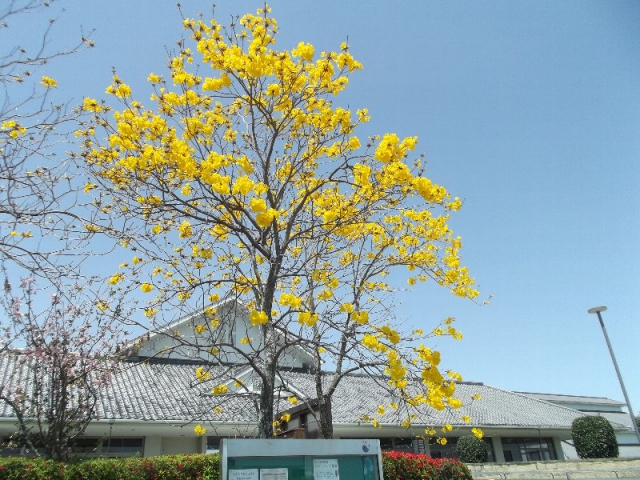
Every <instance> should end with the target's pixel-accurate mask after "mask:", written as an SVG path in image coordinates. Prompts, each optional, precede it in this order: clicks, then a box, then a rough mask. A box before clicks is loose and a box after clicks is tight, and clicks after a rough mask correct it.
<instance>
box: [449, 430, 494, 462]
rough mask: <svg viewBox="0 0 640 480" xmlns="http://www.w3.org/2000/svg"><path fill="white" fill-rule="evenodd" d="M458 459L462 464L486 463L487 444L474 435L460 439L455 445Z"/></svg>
mask: <svg viewBox="0 0 640 480" xmlns="http://www.w3.org/2000/svg"><path fill="white" fill-rule="evenodd" d="M456 452H457V453H458V458H459V459H460V461H461V462H464V463H482V462H486V461H487V444H486V443H485V442H484V440H482V439H481V438H478V437H476V436H475V435H467V436H465V437H460V438H459V439H458V443H457V444H456Z"/></svg>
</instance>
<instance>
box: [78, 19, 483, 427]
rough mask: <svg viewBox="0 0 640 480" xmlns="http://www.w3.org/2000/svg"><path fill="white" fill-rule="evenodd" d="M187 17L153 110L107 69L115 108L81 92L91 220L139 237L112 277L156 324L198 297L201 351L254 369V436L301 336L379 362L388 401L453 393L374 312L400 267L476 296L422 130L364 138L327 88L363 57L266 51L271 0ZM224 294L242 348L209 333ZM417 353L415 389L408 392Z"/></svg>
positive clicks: (307, 344)
mask: <svg viewBox="0 0 640 480" xmlns="http://www.w3.org/2000/svg"><path fill="white" fill-rule="evenodd" d="M184 28H185V29H186V30H187V31H188V32H189V34H190V38H191V43H190V44H189V43H187V42H186V41H183V42H181V43H180V44H179V45H180V48H179V51H177V52H176V53H175V54H174V55H172V56H171V57H170V58H169V65H168V74H167V75H164V76H163V75H160V74H156V73H151V74H150V75H149V76H148V81H149V82H150V83H151V85H152V86H153V89H154V92H155V93H154V94H153V96H152V99H151V100H152V105H153V106H152V107H145V106H144V105H143V104H142V102H140V101H138V100H135V99H134V93H133V92H132V90H131V88H130V87H129V86H128V85H127V84H126V83H125V82H124V81H123V80H122V79H121V78H119V77H118V76H117V75H115V74H114V78H113V83H112V84H111V85H110V86H108V88H107V93H108V94H110V95H111V96H112V97H113V99H115V100H116V101H117V102H119V107H118V108H117V109H116V110H115V111H112V110H111V108H110V107H109V106H108V105H109V104H108V102H105V101H98V100H94V99H90V98H86V99H85V100H84V104H83V108H84V109H85V110H86V111H88V112H91V113H93V115H94V117H93V121H92V122H90V123H89V124H87V125H84V126H83V127H82V128H81V130H80V131H79V134H80V135H82V136H84V138H85V140H84V146H85V148H84V149H83V152H82V155H83V156H84V158H85V160H86V163H87V165H88V167H89V168H90V170H91V171H92V173H93V175H94V177H95V180H92V182H95V183H92V185H93V187H95V186H97V188H96V189H95V191H94V192H93V193H94V194H95V195H96V205H97V206H98V207H99V208H96V209H95V214H94V219H93V221H92V225H93V227H92V228H94V229H96V230H100V231H101V232H102V233H104V234H105V235H110V236H112V237H114V238H116V239H117V240H118V241H119V242H120V243H121V244H122V245H123V246H125V247H127V248H131V249H135V252H134V253H132V259H131V261H127V262H124V263H123V264H122V265H121V269H120V270H118V272H117V273H115V274H114V276H113V277H112V279H111V280H110V282H111V284H112V285H113V286H114V288H116V286H124V287H123V288H124V289H125V290H130V289H131V288H130V286H131V285H134V286H138V287H139V288H140V289H141V290H142V292H146V294H147V295H148V298H149V302H148V304H146V305H145V306H144V309H145V315H146V316H147V317H149V318H150V321H151V325H153V324H154V319H155V317H156V316H159V315H161V314H162V311H163V310H164V311H166V310H168V309H174V308H180V307H181V306H182V307H188V308H194V306H197V305H199V308H202V309H204V311H205V314H206V321H205V324H203V325H200V326H199V327H200V328H198V331H197V332H196V334H197V335H199V336H201V337H203V338H208V339H211V340H210V341H209V343H208V344H207V345H206V347H207V348H208V349H209V351H210V353H212V354H214V355H215V354H216V353H217V352H220V351H222V350H221V349H222V347H224V348H227V349H229V348H231V349H233V348H236V349H237V353H238V354H239V355H241V356H242V357H243V359H244V361H245V362H246V364H247V365H249V366H251V368H252V369H253V370H254V372H255V374H256V377H257V378H258V379H259V381H260V384H261V385H260V388H259V393H258V396H259V398H258V401H257V405H258V411H259V426H258V429H259V435H260V436H261V437H269V436H271V435H272V433H273V424H272V421H273V408H274V407H273V405H274V387H275V381H276V374H277V367H278V364H279V361H280V360H281V359H282V358H283V356H284V355H285V354H286V352H287V351H288V349H290V348H292V347H294V346H298V347H303V348H305V349H306V350H307V351H311V352H313V355H314V356H315V358H316V361H317V365H316V368H317V371H320V368H319V362H320V358H321V357H322V356H327V358H329V360H330V361H331V362H334V363H335V365H336V367H337V368H338V370H339V372H341V373H346V372H351V371H353V370H354V369H358V368H361V367H362V365H365V364H367V365H372V366H375V367H376V368H378V369H380V370H381V371H383V372H385V373H386V374H387V375H388V377H389V388H390V389H392V390H393V391H395V392H396V393H397V394H398V396H399V398H403V399H404V400H406V401H407V402H409V403H411V402H413V403H416V404H418V403H421V404H427V403H429V404H431V405H435V406H437V407H439V406H440V404H442V403H446V401H447V399H449V398H452V397H453V395H454V390H455V385H454V383H453V381H452V379H445V378H443V376H442V375H440V374H439V372H438V362H436V361H435V355H436V353H437V352H431V351H429V350H428V349H426V348H425V347H415V345H413V344H409V343H407V340H408V338H409V337H405V338H404V339H403V338H402V335H401V332H400V331H399V330H398V329H397V328H394V326H393V325H391V324H387V323H385V322H384V321H383V318H381V315H382V314H383V313H384V312H385V311H386V310H385V308H384V305H383V304H381V303H380V299H381V298H384V297H388V296H390V295H391V286H390V285H389V284H388V282H387V280H386V278H387V277H388V275H389V274H390V273H392V272H393V271H395V270H399V271H400V272H408V275H407V278H406V281H407V282H408V283H409V285H413V284H415V283H416V282H425V281H430V282H433V283H435V284H437V285H441V286H443V287H445V288H448V289H450V290H451V291H452V293H453V294H455V295H457V296H459V297H463V298H468V299H473V298H474V297H476V296H477V291H476V290H475V288H474V282H473V280H472V279H471V278H470V276H469V274H468V271H467V269H466V268H465V267H463V266H462V265H461V263H460V257H459V251H460V248H461V241H460V239H459V238H458V237H456V236H454V235H453V233H452V232H451V230H450V229H449V227H448V225H447V221H448V215H449V213H450V212H454V211H456V210H458V209H459V208H460V206H461V202H460V200H458V199H457V198H451V197H450V195H449V194H448V193H447V191H446V190H445V189H444V188H443V187H442V186H440V185H437V184H435V183H433V182H432V181H430V180H429V179H428V178H426V177H425V176H424V169H423V165H422V164H421V161H420V157H415V158H414V157H413V153H412V152H413V151H414V149H415V147H416V143H417V138H416V137H411V136H410V137H405V138H401V137H399V136H398V135H396V134H394V133H387V134H384V135H381V136H373V137H368V138H360V137H358V136H357V131H358V128H359V127H361V126H362V125H363V124H365V123H366V122H367V121H368V120H369V114H368V111H367V110H366V109H364V108H363V109H360V110H357V111H356V112H352V111H351V110H349V109H347V108H344V107H341V106H339V105H338V104H337V103H336V98H337V97H338V96H339V94H340V93H341V92H342V91H343V90H344V89H345V88H346V86H347V84H348V81H349V75H350V74H352V73H353V72H355V71H357V70H360V69H361V68H362V65H361V64H360V63H359V62H358V61H357V60H356V59H354V57H353V56H352V55H351V53H350V52H349V47H348V45H347V44H345V43H343V44H342V45H340V48H339V50H338V51H336V52H317V51H315V49H314V47H313V46H312V45H310V44H307V43H304V42H301V43H299V44H298V45H297V46H296V47H294V48H292V49H290V50H286V49H283V50H276V49H275V43H276V36H277V32H278V26H277V22H276V19H275V18H273V16H271V15H270V9H269V8H268V7H265V8H264V9H259V10H258V11H257V13H256V14H255V15H252V14H248V15H245V16H243V17H242V18H241V19H240V20H239V22H237V23H234V24H232V25H231V26H229V27H223V26H222V25H221V24H219V23H218V22H216V21H215V20H213V21H211V22H210V23H205V22H203V21H201V20H191V19H185V20H184ZM93 187H92V188H93ZM136 290H137V288H136ZM229 295H232V296H237V297H238V298H241V299H243V301H244V302H245V305H246V307H247V308H248V310H249V318H250V322H251V324H252V325H253V326H255V327H258V329H257V330H259V331H260V335H259V338H243V339H242V340H241V341H240V342H239V343H240V344H241V346H242V348H240V346H239V345H236V344H233V343H232V342H229V341H228V340H222V337H221V336H216V334H215V332H216V329H217V328H219V325H220V321H219V319H218V318H217V317H216V311H215V309H214V308H211V306H210V304H211V302H213V301H215V300H217V299H218V298H222V297H225V296H229ZM102 307H103V308H108V306H107V305H103V306H102ZM207 309H208V310H207ZM439 328H441V327H439ZM447 328H448V327H445V328H444V330H442V332H440V333H444V334H454V335H457V332H455V331H453V332H454V333H452V331H451V330H447ZM436 333H438V332H436ZM432 334H433V332H427V333H426V334H424V333H421V332H418V331H415V332H414V333H413V334H410V337H411V339H412V340H415V339H419V338H420V337H422V338H425V337H428V336H429V335H432ZM207 335H208V336H207ZM205 343H206V342H205ZM412 345H413V346H412ZM247 346H249V347H251V348H249V349H248V348H247ZM416 365H417V366H419V367H421V370H420V372H419V375H422V377H421V378H422V380H423V381H424V386H425V387H426V388H425V390H427V391H428V392H429V393H428V394H426V395H425V394H424V392H421V393H420V392H413V393H408V392H407V389H406V385H407V381H408V379H409V377H410V375H413V374H414V373H415V372H416V368H417V367H416ZM412 372H413V373H412ZM338 381H339V379H338ZM326 387H327V385H325V386H322V382H320V383H319V387H318V388H319V392H318V393H319V397H322V398H327V399H328V398H330V395H331V389H332V388H333V389H335V385H334V384H331V385H328V388H329V390H326ZM324 415H325V417H326V415H330V412H328V411H327V412H325V413H324ZM326 418H330V417H326ZM325 423H329V424H330V421H328V422H325ZM326 435H330V432H326Z"/></svg>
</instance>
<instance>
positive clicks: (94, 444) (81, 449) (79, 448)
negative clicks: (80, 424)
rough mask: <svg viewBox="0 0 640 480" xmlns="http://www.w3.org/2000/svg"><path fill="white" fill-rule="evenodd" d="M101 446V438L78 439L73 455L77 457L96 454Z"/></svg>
mask: <svg viewBox="0 0 640 480" xmlns="http://www.w3.org/2000/svg"><path fill="white" fill-rule="evenodd" d="M99 445H100V439H99V438H91V437H82V438H77V439H76V441H75V445H74V446H73V453H74V454H76V455H82V454H89V453H96V452H97V451H98V446H99Z"/></svg>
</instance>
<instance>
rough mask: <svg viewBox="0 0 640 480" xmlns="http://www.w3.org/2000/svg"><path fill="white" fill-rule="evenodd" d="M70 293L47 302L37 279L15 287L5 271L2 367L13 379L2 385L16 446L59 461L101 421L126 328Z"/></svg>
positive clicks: (0, 394) (0, 347)
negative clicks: (103, 396)
mask: <svg viewBox="0 0 640 480" xmlns="http://www.w3.org/2000/svg"><path fill="white" fill-rule="evenodd" d="M70 291H71V290H69V289H68V290H67V291H65V292H64V295H63V294H62V293H61V292H58V291H55V290H54V293H52V294H50V295H49V296H48V297H46V298H44V299H41V298H38V297H39V296H40V295H39V294H42V293H45V292H43V291H41V292H38V291H37V289H36V283H35V281H34V279H33V277H28V278H24V279H22V280H21V281H20V282H19V284H18V285H16V286H14V285H13V284H12V282H11V281H10V280H9V278H7V276H6V270H5V279H4V295H3V296H2V300H1V301H0V303H1V305H2V308H3V310H4V317H5V319H6V320H5V322H6V323H5V324H3V327H2V334H1V336H0V355H2V357H3V358H1V359H0V360H1V362H0V365H2V366H3V368H4V369H5V370H7V372H6V373H8V374H9V376H10V378H12V379H13V381H12V382H11V383H10V384H5V385H0V401H3V402H5V403H6V404H8V405H9V406H10V407H11V408H12V410H13V412H14V413H15V417H16V419H17V432H16V435H14V439H13V440H14V441H13V443H14V444H16V445H19V446H21V447H24V448H27V449H29V450H31V451H32V452H35V453H36V454H38V455H44V456H46V457H50V458H54V459H57V460H66V459H68V458H69V456H70V454H71V453H72V451H73V447H74V443H75V440H76V439H77V438H78V437H79V436H80V435H82V434H83V432H84V431H85V430H86V428H87V426H88V424H89V422H91V421H92V420H95V419H97V418H98V416H99V410H98V402H99V396H98V391H99V390H100V388H101V387H102V386H103V385H104V384H105V383H106V382H107V381H108V380H109V378H110V375H111V374H112V373H113V372H114V370H115V369H116V367H117V365H118V361H119V355H118V354H117V353H116V352H114V351H113V349H114V346H115V345H118V344H119V343H120V341H121V338H122V333H123V332H122V331H121V330H120V329H119V328H117V327H115V326H114V325H116V323H114V322H113V319H112V318H110V317H107V316H106V315H103V314H101V312H100V311H99V310H98V311H96V309H95V307H93V305H92V304H90V303H88V304H85V303H84V302H83V301H82V297H80V295H75V294H74V295H72V294H70ZM78 291H80V289H78ZM47 293H48V292H47ZM43 303H44V306H40V305H42V304H43Z"/></svg>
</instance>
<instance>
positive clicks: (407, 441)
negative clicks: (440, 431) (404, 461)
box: [380, 438, 425, 453]
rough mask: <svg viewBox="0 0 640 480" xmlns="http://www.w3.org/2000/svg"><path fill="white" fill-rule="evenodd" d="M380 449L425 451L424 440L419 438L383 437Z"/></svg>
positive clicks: (412, 451) (410, 451)
mask: <svg viewBox="0 0 640 480" xmlns="http://www.w3.org/2000/svg"><path fill="white" fill-rule="evenodd" d="M380 449H381V450H382V451H388V450H395V451H397V452H409V453H424V451H425V450H424V441H422V440H421V439H418V438H381V439H380Z"/></svg>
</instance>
